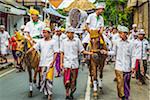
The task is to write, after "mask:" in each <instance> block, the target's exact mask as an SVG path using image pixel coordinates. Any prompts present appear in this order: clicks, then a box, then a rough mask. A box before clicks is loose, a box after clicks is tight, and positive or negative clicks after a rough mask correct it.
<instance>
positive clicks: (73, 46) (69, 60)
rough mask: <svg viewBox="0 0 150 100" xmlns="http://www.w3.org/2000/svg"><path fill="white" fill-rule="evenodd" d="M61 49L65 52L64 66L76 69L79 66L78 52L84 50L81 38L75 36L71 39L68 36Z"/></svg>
mask: <svg viewBox="0 0 150 100" xmlns="http://www.w3.org/2000/svg"><path fill="white" fill-rule="evenodd" d="M60 51H61V52H63V53H64V68H72V69H76V68H78V67H79V62H78V60H79V58H78V53H81V52H82V51H84V48H83V45H82V43H81V41H80V39H79V38H73V39H72V40H70V39H69V38H68V37H67V38H66V39H64V40H63V42H62V45H61V49H60Z"/></svg>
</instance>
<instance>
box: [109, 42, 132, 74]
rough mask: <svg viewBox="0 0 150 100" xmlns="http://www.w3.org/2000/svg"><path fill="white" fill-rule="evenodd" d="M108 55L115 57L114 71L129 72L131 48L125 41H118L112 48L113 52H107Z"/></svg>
mask: <svg viewBox="0 0 150 100" xmlns="http://www.w3.org/2000/svg"><path fill="white" fill-rule="evenodd" d="M108 55H116V64H115V69H116V70H119V71H123V72H130V71H131V57H132V46H131V43H130V42H129V41H128V40H126V41H123V40H120V41H118V42H117V44H116V45H114V46H113V50H112V51H109V52H108Z"/></svg>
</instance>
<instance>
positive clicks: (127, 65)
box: [108, 26, 132, 100]
mask: <svg viewBox="0 0 150 100" xmlns="http://www.w3.org/2000/svg"><path fill="white" fill-rule="evenodd" d="M118 31H119V35H120V38H121V40H120V41H118V43H117V44H116V45H114V46H113V50H112V51H109V52H108V55H116V64H115V74H116V78H117V91H118V96H119V98H120V99H121V100H129V96H130V77H131V57H132V47H131V43H130V42H129V41H128V40H127V35H128V32H129V30H128V28H127V27H125V26H120V27H119V28H118Z"/></svg>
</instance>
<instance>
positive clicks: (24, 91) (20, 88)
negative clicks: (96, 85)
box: [0, 65, 150, 100]
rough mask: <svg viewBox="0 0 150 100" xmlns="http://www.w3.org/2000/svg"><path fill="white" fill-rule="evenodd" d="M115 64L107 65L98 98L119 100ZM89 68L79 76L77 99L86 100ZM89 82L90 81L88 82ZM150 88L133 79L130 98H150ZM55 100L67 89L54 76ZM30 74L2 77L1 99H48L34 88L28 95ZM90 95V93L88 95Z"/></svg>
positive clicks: (147, 99)
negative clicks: (138, 83)
mask: <svg viewBox="0 0 150 100" xmlns="http://www.w3.org/2000/svg"><path fill="white" fill-rule="evenodd" d="M114 76H115V75H114V71H113V65H107V66H105V69H104V79H103V83H104V86H103V94H99V98H98V100H117V92H116V83H115V82H113V78H114ZM87 80H88V70H87V68H86V67H84V70H83V71H82V70H80V73H79V77H78V85H77V91H76V93H75V100H85V94H87V93H86V91H87V90H88V89H87ZM88 84H89V83H88ZM149 91H150V88H149V86H148V85H144V86H138V85H137V84H136V82H135V79H132V81H131V98H130V100H150V99H149V94H150V92H149ZM53 92H54V100H64V98H65V89H64V86H63V80H62V78H57V79H56V78H54V87H53ZM91 92H92V90H91V91H89V94H90V95H89V98H90V99H91V100H93V98H92V93H91ZM27 95H28V75H27V73H26V72H22V73H16V72H15V71H14V72H12V73H10V74H8V75H5V76H3V77H1V78H0V100H46V98H44V95H43V94H42V93H40V92H39V90H38V89H36V88H34V94H33V97H32V98H29V97H28V96H27ZM87 96H88V95H87Z"/></svg>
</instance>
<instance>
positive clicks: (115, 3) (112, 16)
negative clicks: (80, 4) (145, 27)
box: [95, 0, 132, 26]
mask: <svg viewBox="0 0 150 100" xmlns="http://www.w3.org/2000/svg"><path fill="white" fill-rule="evenodd" d="M127 1H128V0H96V2H95V3H97V2H105V3H106V8H105V12H104V14H103V17H104V20H105V24H106V25H108V23H109V22H110V21H112V22H113V23H114V24H115V25H118V24H121V25H125V26H130V24H131V23H132V20H131V18H132V16H131V11H130V10H129V9H128V8H127Z"/></svg>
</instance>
